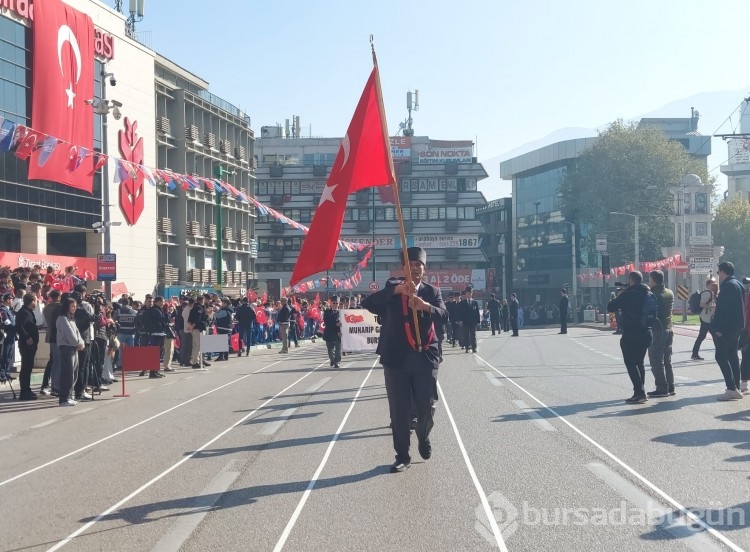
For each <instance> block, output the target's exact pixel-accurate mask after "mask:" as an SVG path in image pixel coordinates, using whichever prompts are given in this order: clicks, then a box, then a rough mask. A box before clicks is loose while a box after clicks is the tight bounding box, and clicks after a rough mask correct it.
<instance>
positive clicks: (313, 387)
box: [305, 377, 332, 395]
mask: <svg viewBox="0 0 750 552" xmlns="http://www.w3.org/2000/svg"><path fill="white" fill-rule="evenodd" d="M331 379H332V378H331V377H327V378H323V379H322V380H320V381H319V382H318V383H313V384H312V385H311V386H310V387H308V388H307V389H305V394H306V395H312V394H313V393H315V392H316V391H317V390H318V389H320V388H321V387H323V386H324V385H325V384H326V383H328V382H329V381H331Z"/></svg>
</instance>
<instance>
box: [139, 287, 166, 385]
mask: <svg viewBox="0 0 750 552" xmlns="http://www.w3.org/2000/svg"><path fill="white" fill-rule="evenodd" d="M141 316H142V317H143V318H142V321H143V322H142V327H141V329H142V330H143V334H142V337H141V345H142V346H147V347H159V350H160V351H163V349H164V340H165V339H166V337H167V324H169V320H168V319H167V315H166V314H164V297H162V296H160V295H159V296H157V297H156V298H153V299H152V298H151V297H149V296H148V295H147V296H146V300H145V301H144V303H143V309H142V315H141ZM160 366H161V365H160ZM141 375H142V376H145V375H146V371H145V370H144V371H143V372H141ZM148 377H149V378H153V379H156V378H163V377H164V374H162V373H161V371H160V370H159V369H158V368H157V369H156V370H149V376H148Z"/></svg>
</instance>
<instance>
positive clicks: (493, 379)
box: [484, 372, 503, 387]
mask: <svg viewBox="0 0 750 552" xmlns="http://www.w3.org/2000/svg"><path fill="white" fill-rule="evenodd" d="M484 375H485V376H487V379H488V380H490V383H491V384H492V385H494V386H495V387H502V386H503V382H501V381H500V380H499V379H497V376H495V374H493V373H492V372H485V373H484Z"/></svg>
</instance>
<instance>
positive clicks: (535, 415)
mask: <svg viewBox="0 0 750 552" xmlns="http://www.w3.org/2000/svg"><path fill="white" fill-rule="evenodd" d="M513 403H514V404H515V405H516V406H517V407H518V408H519V409H520V410H521V412H523V413H524V414H526V415H527V416H528V417H529V418H531V420H532V421H533V422H534V423H536V425H538V426H539V427H541V428H542V429H543V430H544V431H557V430H556V429H555V427H554V426H553V425H552V424H551V423H549V422H548V421H547V420H545V419H544V418H542V417H541V416H540V415H539V412H537V411H535V410H534V409H533V408H529V405H528V404H526V403H525V402H523V401H513Z"/></svg>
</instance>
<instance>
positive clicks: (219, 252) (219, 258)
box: [214, 165, 234, 295]
mask: <svg viewBox="0 0 750 552" xmlns="http://www.w3.org/2000/svg"><path fill="white" fill-rule="evenodd" d="M230 174H234V172H232V171H228V170H226V169H224V168H223V167H222V166H221V165H218V166H217V167H216V168H215V169H214V176H215V177H216V178H218V179H219V180H221V177H222V176H225V175H230ZM224 193H225V192H224V191H223V189H222V192H221V193H219V192H216V193H215V194H214V195H215V196H216V242H217V245H216V279H217V282H218V283H217V284H216V288H217V291H219V292H221V290H222V288H223V287H224V269H223V266H222V265H223V262H224V258H223V243H222V241H223V239H224V235H223V234H224V229H223V222H222V219H221V196H222V195H223V194H224ZM222 295H223V294H222Z"/></svg>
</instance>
